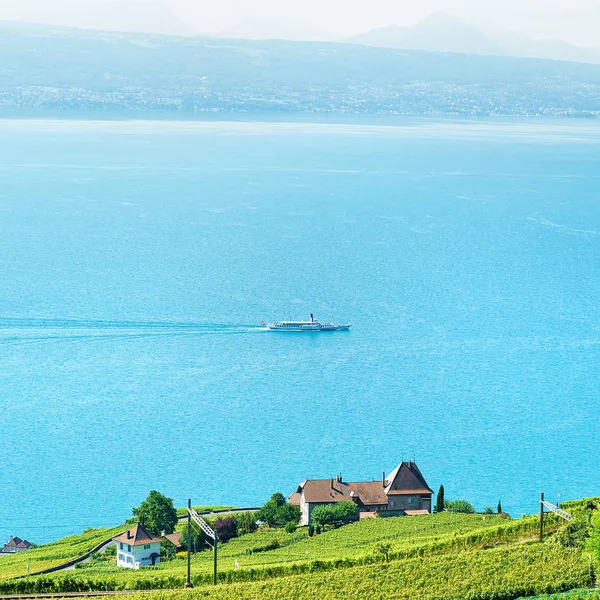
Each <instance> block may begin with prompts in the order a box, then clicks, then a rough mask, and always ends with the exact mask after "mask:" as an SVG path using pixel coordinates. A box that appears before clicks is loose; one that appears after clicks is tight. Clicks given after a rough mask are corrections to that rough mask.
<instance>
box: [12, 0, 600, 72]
mask: <svg viewBox="0 0 600 600" xmlns="http://www.w3.org/2000/svg"><path fill="white" fill-rule="evenodd" d="M7 11H8V13H7ZM3 14H8V15H12V16H11V20H14V21H20V22H27V21H34V22H36V23H42V24H52V25H60V26H67V27H77V28H83V29H92V30H103V31H120V32H131V33H152V34H160V35H179V36H189V37H193V36H199V35H200V33H201V32H199V31H198V29H197V28H195V27H194V26H193V25H191V24H190V23H187V22H185V21H184V20H182V19H181V18H180V17H179V16H177V14H175V13H174V12H173V11H172V10H170V9H169V8H168V6H166V5H165V4H164V3H163V2H162V1H160V0H122V1H120V2H100V1H98V0H89V2H87V3H85V4H84V5H83V3H82V2H81V1H80V0H55V1H53V2H48V3H47V5H46V7H45V8H44V9H43V10H39V9H38V10H36V11H34V12H32V11H31V10H28V8H27V2H26V1H23V2H15V3H13V4H12V5H11V6H10V7H9V8H7V9H3ZM569 14H570V13H569ZM586 14H587V13H586ZM577 15H579V13H577ZM594 15H595V13H593V14H592V17H593V16H594ZM596 16H598V15H596ZM34 17H35V18H34ZM590 20H591V21H594V22H597V20H596V19H595V18H591V17H590ZM566 24H567V25H568V23H566ZM203 36H204V37H212V38H221V39H247V40H269V39H271V40H275V39H280V40H290V41H334V39H335V36H333V35H332V34H331V33H329V32H327V31H325V30H323V29H319V28H314V27H310V26H308V25H305V24H302V23H301V22H283V21H280V20H275V19H272V20H269V19H261V18H250V19H245V20H242V21H240V22H239V23H238V24H237V25H235V26H233V27H229V28H227V29H224V30H221V31H219V32H216V33H212V34H210V35H208V36H207V35H206V34H203ZM337 41H341V42H344V43H351V44H361V45H365V46H380V47H384V48H394V49H403V50H425V51H429V52H456V53H462V54H476V55H484V56H514V57H526V58H545V59H550V60H566V61H572V62H583V63H594V64H600V48H598V49H595V48H584V47H579V46H576V45H573V44H570V43H568V42H565V41H562V40H559V39H533V38H532V37H529V36H527V35H523V34H520V33H516V32H513V31H507V30H492V29H484V28H480V27H476V26H474V25H472V24H470V23H468V22H466V21H464V20H462V19H459V18H457V17H455V16H453V15H451V14H448V13H443V12H438V13H434V14H432V15H430V16H429V17H427V18H426V19H424V20H423V21H421V22H420V23H417V24H416V25H414V26H412V27H400V26H395V25H394V26H389V27H381V28H378V29H371V30H370V31H367V32H366V33H362V34H360V35H355V36H352V37H348V38H345V39H343V40H337ZM598 43H599V44H600V41H599V42H598Z"/></svg>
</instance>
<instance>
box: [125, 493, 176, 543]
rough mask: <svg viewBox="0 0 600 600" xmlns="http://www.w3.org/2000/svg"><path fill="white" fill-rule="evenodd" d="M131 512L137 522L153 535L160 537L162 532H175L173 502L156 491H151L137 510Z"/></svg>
mask: <svg viewBox="0 0 600 600" xmlns="http://www.w3.org/2000/svg"><path fill="white" fill-rule="evenodd" d="M132 512H133V515H134V516H135V517H136V519H137V520H138V522H140V523H142V524H143V526H144V527H145V528H146V529H147V530H148V531H151V532H152V533H154V534H155V535H160V534H161V533H162V532H163V531H164V532H166V533H173V531H175V525H177V511H176V510H175V507H174V506H173V500H171V498H167V497H166V496H163V495H162V494H161V493H160V492H157V491H156V490H152V491H151V492H150V494H149V495H148V497H147V498H146V499H145V500H144V501H143V502H142V503H141V504H140V505H139V506H138V507H137V508H134V509H132Z"/></svg>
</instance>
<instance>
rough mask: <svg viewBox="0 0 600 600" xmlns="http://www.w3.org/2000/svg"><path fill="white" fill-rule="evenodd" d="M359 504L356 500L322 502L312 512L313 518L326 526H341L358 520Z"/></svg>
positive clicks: (318, 523) (322, 525)
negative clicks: (332, 502)
mask: <svg viewBox="0 0 600 600" xmlns="http://www.w3.org/2000/svg"><path fill="white" fill-rule="evenodd" d="M358 516H359V512H358V506H356V504H354V502H349V501H347V500H344V501H342V502H336V503H335V504H322V505H321V506H317V507H316V508H315V509H314V510H313V511H312V514H311V519H312V521H314V522H315V523H316V524H317V525H320V526H321V527H324V526H325V525H330V526H331V527H334V528H336V527H341V526H342V525H347V524H348V523H352V522H353V521H358Z"/></svg>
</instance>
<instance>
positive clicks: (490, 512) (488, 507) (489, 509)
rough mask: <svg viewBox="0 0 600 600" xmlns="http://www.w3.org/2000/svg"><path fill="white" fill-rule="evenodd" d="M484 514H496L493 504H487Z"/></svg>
mask: <svg viewBox="0 0 600 600" xmlns="http://www.w3.org/2000/svg"><path fill="white" fill-rule="evenodd" d="M483 514H484V515H493V514H494V509H493V508H492V507H491V506H486V507H485V510H484V511H483Z"/></svg>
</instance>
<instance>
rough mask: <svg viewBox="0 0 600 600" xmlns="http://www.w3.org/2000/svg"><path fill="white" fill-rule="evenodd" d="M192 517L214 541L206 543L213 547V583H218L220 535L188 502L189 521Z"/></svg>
mask: <svg viewBox="0 0 600 600" xmlns="http://www.w3.org/2000/svg"><path fill="white" fill-rule="evenodd" d="M190 519H193V520H194V523H196V525H198V526H199V527H200V529H202V531H204V533H205V534H206V536H207V537H208V538H209V539H212V543H211V542H208V541H207V542H206V543H207V544H208V545H209V546H210V547H211V548H212V549H213V584H214V585H217V582H218V573H217V546H218V545H219V536H218V535H217V532H216V531H215V530H214V529H213V528H212V527H210V525H209V524H208V523H207V522H206V521H205V520H204V519H203V518H202V517H201V516H200V515H199V514H198V513H197V512H196V511H195V510H194V509H193V508H192V507H191V504H189V503H188V523H190ZM188 557H189V554H188ZM188 561H189V558H188ZM188 565H189V562H188Z"/></svg>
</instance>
